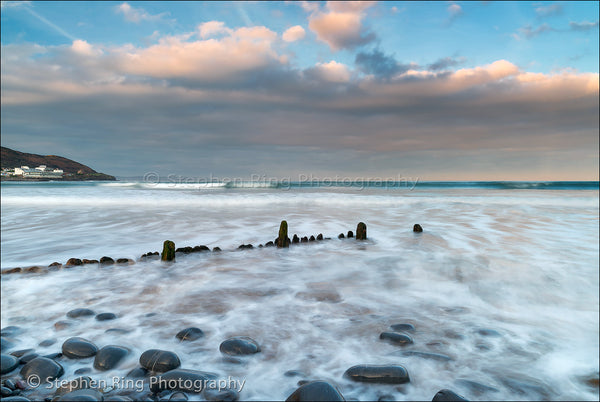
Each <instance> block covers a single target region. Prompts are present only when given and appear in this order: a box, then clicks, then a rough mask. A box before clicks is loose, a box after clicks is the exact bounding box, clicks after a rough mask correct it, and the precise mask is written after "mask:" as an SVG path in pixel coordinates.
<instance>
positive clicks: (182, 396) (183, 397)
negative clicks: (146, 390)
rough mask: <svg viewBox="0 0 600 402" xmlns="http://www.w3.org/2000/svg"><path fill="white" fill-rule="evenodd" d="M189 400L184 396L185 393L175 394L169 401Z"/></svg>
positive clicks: (183, 401)
mask: <svg viewBox="0 0 600 402" xmlns="http://www.w3.org/2000/svg"><path fill="white" fill-rule="evenodd" d="M187 400H188V397H187V395H186V394H184V393H183V392H174V393H173V394H172V395H171V396H170V397H169V401H172V402H175V401H177V402H185V401H187Z"/></svg>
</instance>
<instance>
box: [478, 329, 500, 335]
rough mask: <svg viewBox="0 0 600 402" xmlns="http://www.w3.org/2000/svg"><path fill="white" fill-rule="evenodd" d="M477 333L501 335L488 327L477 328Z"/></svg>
mask: <svg viewBox="0 0 600 402" xmlns="http://www.w3.org/2000/svg"><path fill="white" fill-rule="evenodd" d="M477 333H478V334H479V335H481V336H492V337H498V336H502V334H501V333H500V332H498V331H496V330H495V329H490V328H479V329H478V330H477Z"/></svg>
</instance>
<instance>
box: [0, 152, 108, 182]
mask: <svg viewBox="0 0 600 402" xmlns="http://www.w3.org/2000/svg"><path fill="white" fill-rule="evenodd" d="M1 149H2V150H1V158H0V160H1V163H2V166H1V167H2V175H1V176H0V180H1V181H11V182H14V181H21V182H40V181H61V182H64V181H91V180H96V181H116V180H117V178H116V177H115V176H112V175H109V174H105V173H100V172H96V171H95V170H94V169H92V168H90V167H89V166H86V165H84V164H82V163H79V162H76V161H74V160H71V159H68V158H64V157H62V156H57V155H37V154H30V153H25V152H20V151H15V150H13V149H10V148H6V147H2V148H1ZM36 166H38V167H37V168H35V167H36ZM23 167H31V168H29V169H26V171H32V172H35V171H36V170H35V169H41V168H46V167H47V169H46V170H51V169H55V170H54V171H55V172H59V173H58V174H57V175H54V176H52V177H27V175H25V174H18V172H17V171H23V169H20V168H23ZM32 168H34V169H32ZM41 174H42V173H40V175H41Z"/></svg>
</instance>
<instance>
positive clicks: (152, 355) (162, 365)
mask: <svg viewBox="0 0 600 402" xmlns="http://www.w3.org/2000/svg"><path fill="white" fill-rule="evenodd" d="M140 365H141V366H142V367H144V368H146V369H148V370H150V371H153V372H155V373H164V372H166V371H169V370H173V369H176V368H177V367H179V366H181V361H180V360H179V357H178V356H177V355H176V354H175V353H173V352H169V351H166V350H159V349H150V350H147V351H145V352H144V353H142V355H141V356H140Z"/></svg>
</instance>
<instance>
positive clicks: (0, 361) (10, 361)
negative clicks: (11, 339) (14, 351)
mask: <svg viewBox="0 0 600 402" xmlns="http://www.w3.org/2000/svg"><path fill="white" fill-rule="evenodd" d="M17 367H19V359H18V358H16V357H14V356H11V355H5V354H2V355H0V374H6V373H10V372H11V371H13V370H14V369H16V368H17Z"/></svg>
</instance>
